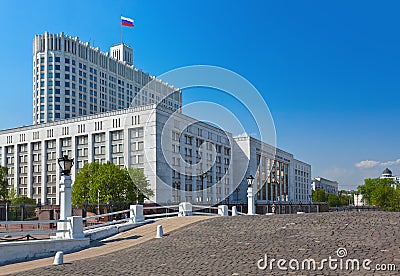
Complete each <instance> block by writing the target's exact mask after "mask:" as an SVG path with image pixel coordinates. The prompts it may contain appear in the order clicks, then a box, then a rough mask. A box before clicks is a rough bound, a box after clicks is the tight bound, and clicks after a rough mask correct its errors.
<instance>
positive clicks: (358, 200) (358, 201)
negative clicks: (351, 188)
mask: <svg viewBox="0 0 400 276" xmlns="http://www.w3.org/2000/svg"><path fill="white" fill-rule="evenodd" d="M365 205H367V201H366V200H365V199H363V195H362V194H358V193H356V194H354V206H365Z"/></svg>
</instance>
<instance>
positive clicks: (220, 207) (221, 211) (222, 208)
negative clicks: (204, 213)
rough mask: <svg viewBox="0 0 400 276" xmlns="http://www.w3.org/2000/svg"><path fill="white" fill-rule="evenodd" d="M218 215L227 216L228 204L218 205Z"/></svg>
mask: <svg viewBox="0 0 400 276" xmlns="http://www.w3.org/2000/svg"><path fill="white" fill-rule="evenodd" d="M218 215H220V216H221V217H226V216H228V205H218Z"/></svg>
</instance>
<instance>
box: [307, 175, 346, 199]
mask: <svg viewBox="0 0 400 276" xmlns="http://www.w3.org/2000/svg"><path fill="white" fill-rule="evenodd" d="M311 185H312V189H313V190H314V191H315V190H318V189H322V190H324V191H325V192H327V193H328V194H335V195H337V194H338V192H339V183H338V182H337V181H332V180H329V179H326V178H323V177H316V178H314V179H313V181H312V184H311Z"/></svg>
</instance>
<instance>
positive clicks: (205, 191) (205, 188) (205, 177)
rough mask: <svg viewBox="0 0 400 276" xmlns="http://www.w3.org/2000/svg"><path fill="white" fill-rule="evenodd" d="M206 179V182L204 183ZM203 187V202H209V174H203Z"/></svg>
mask: <svg viewBox="0 0 400 276" xmlns="http://www.w3.org/2000/svg"><path fill="white" fill-rule="evenodd" d="M204 179H205V180H206V181H204ZM201 185H202V186H203V191H202V194H203V202H205V201H207V172H203V173H202V174H201Z"/></svg>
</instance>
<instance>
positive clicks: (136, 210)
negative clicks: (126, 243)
mask: <svg viewBox="0 0 400 276" xmlns="http://www.w3.org/2000/svg"><path fill="white" fill-rule="evenodd" d="M129 209H130V210H131V211H130V216H131V218H132V222H141V221H144V216H143V205H131V206H130V208H129Z"/></svg>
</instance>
